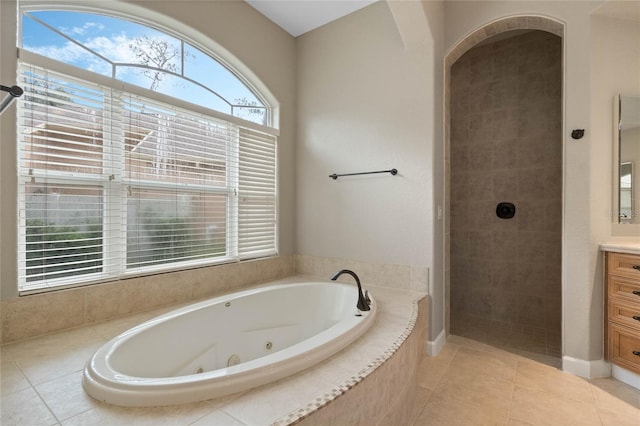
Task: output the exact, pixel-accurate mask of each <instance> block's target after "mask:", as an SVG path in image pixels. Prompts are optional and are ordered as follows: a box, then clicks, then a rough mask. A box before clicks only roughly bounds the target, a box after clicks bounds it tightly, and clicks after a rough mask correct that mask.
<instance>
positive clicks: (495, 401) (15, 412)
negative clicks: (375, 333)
mask: <svg viewBox="0 0 640 426" xmlns="http://www.w3.org/2000/svg"><path fill="white" fill-rule="evenodd" d="M135 320H138V321H139V320H140V318H136V319H135ZM135 320H134V319H133V318H129V319H127V320H126V321H125V320H122V321H117V322H111V323H109V329H106V328H100V329H95V328H94V329H92V330H87V329H79V330H76V331H74V332H72V333H68V337H69V342H68V343H69V344H70V345H73V341H83V342H85V343H84V344H83V346H79V347H78V348H77V350H76V351H74V353H75V355H74V357H70V358H68V359H67V358H65V359H66V361H65V362H68V363H69V364H73V363H77V362H84V360H85V359H86V358H87V357H88V356H89V355H90V354H91V353H92V352H93V351H94V350H95V349H96V348H97V346H98V345H99V344H101V342H102V339H100V338H99V336H98V335H96V331H99V332H101V333H108V334H111V333H113V332H115V331H118V330H117V329H121V328H128V327H129V326H130V324H129V322H130V321H135ZM106 326H107V325H106V324H105V326H104V327H106ZM78 333H80V334H83V336H82V337H83V338H82V339H80V338H79V337H80V336H79V335H78ZM87 333H89V334H92V335H89V334H87ZM84 334H86V335H84ZM58 337H59V336H58ZM94 340H95V342H94V344H89V343H88V342H93V341H94ZM33 342H36V340H34V341H33ZM54 342H55V345H53V344H54ZM59 343H60V341H59V340H58V338H54V337H45V338H41V339H37V344H35V343H33V344H31V346H29V348H30V349H31V352H30V357H31V360H33V361H34V362H33V363H29V364H28V365H29V366H30V367H29V371H28V372H25V373H27V374H26V376H24V375H23V374H21V373H20V371H13V369H14V368H16V367H15V365H13V364H11V363H9V362H7V361H5V360H4V359H3V361H2V364H3V365H2V367H3V368H2V377H1V379H2V391H1V394H0V396H2V400H1V411H0V424H2V425H3V426H8V425H28V426H31V425H33V426H40V425H60V424H63V425H87V424H96V425H116V426H119V425H123V426H124V425H127V426H128V425H138V424H148V425H160V424H167V425H185V426H186V425H192V424H194V425H195V424H197V425H200V426H209V425H211V426H214V425H223V426H226V425H242V424H256V425H260V424H261V423H260V421H259V420H255V419H254V421H253V422H249V423H246V422H240V421H238V419H237V418H234V417H231V416H229V415H226V414H224V413H223V412H220V411H214V412H212V411H211V409H212V404H224V403H225V401H224V398H221V400H219V401H218V400H215V401H204V402H202V403H195V404H185V405H182V406H177V407H161V408H154V409H133V411H132V410H131V409H129V410H128V411H125V409H122V410H119V409H118V408H117V407H114V409H111V410H110V411H109V415H108V416H106V417H100V416H97V417H96V416H88V415H83V414H80V415H76V416H71V417H70V415H71V414H72V413H84V414H87V413H90V412H91V410H90V409H91V407H92V406H94V405H95V404H96V403H95V401H92V400H91V399H90V398H88V397H87V396H86V395H85V394H84V393H83V392H82V389H81V388H80V387H79V381H80V373H79V372H78V373H74V374H70V375H67V376H65V378H64V380H63V381H64V383H62V382H61V381H60V380H55V381H53V380H48V377H51V375H55V374H56V371H55V370H56V369H59V368H65V366H64V365H59V363H58V364H52V363H51V362H48V361H47V360H48V359H49V358H50V357H51V354H55V353H56V352H57V351H60V349H59ZM28 345H29V342H24V343H23V344H22V345H21V346H22V348H23V349H25V348H27V346H28ZM534 356H535V357H537V359H536V360H533V359H531V358H530V357H525V356H523V355H522V354H516V353H512V352H507V351H505V350H502V349H498V348H495V347H492V346H489V345H487V344H484V343H480V342H477V341H474V340H471V339H467V338H463V337H458V336H450V338H449V339H448V342H447V344H446V345H445V347H444V349H443V350H442V352H441V353H440V354H439V355H438V356H436V357H426V356H425V357H424V358H423V359H422V361H421V365H420V377H419V387H418V392H417V393H416V395H415V397H416V404H417V406H416V407H415V410H416V411H414V412H415V413H416V415H415V416H414V421H413V422H412V424H413V425H415V426H422V425H446V426H458V425H460V426H463V425H474V426H475V425H509V426H524V425H544V426H554V425H562V426H564V425H601V426H608V425H611V426H614V425H615V426H626V425H629V426H640V391H638V390H636V389H633V388H631V387H630V386H627V385H625V384H623V383H621V382H619V381H617V380H614V379H594V380H585V379H581V378H579V377H576V376H573V375H570V374H567V373H563V372H561V371H560V370H558V369H557V368H555V367H553V366H551V365H549V364H554V363H555V360H556V358H552V357H545V356H541V355H534ZM76 358H77V359H76ZM35 361H38V362H35ZM25 377H30V378H31V379H30V380H33V381H35V382H37V383H38V384H35V385H32V384H31V383H30V382H29V380H28V379H26V378H25ZM54 382H55V383H56V384H55V386H51V384H52V383H54ZM45 401H47V403H46V404H45V403H44V402H45ZM229 402H230V401H226V403H229ZM24 407H29V408H28V409H27V410H25V408H24ZM149 410H153V413H152V414H153V415H150V413H149ZM134 411H135V412H134ZM59 419H67V420H66V421H60V420H59ZM264 424H268V422H264ZM336 426H347V425H336ZM348 426H351V425H348ZM379 426H383V425H379ZM384 426H387V425H384ZM388 426H391V424H389V425H388ZM393 426H401V425H397V424H394V425H393Z"/></svg>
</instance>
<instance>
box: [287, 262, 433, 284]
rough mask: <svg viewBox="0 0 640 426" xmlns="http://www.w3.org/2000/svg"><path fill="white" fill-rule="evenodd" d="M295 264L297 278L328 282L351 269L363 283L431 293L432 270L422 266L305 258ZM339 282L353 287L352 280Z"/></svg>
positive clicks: (348, 278)
mask: <svg viewBox="0 0 640 426" xmlns="http://www.w3.org/2000/svg"><path fill="white" fill-rule="evenodd" d="M295 262H296V273H297V274H305V275H313V276H316V277H326V278H329V277H331V276H333V274H335V273H336V272H338V271H339V270H341V269H351V270H353V271H354V272H356V273H357V274H358V276H359V277H360V280H361V281H362V282H363V283H368V284H371V285H375V286H380V287H393V288H398V289H403V290H412V291H417V292H423V293H428V292H429V291H428V289H429V268H427V267H423V266H413V265H396V264H388V263H369V262H362V261H358V260H352V259H340V258H335V257H322V256H309V255H302V254H297V255H296V256H295ZM338 281H339V282H344V283H351V284H353V279H352V278H351V277H349V276H342V277H340V278H339V279H338Z"/></svg>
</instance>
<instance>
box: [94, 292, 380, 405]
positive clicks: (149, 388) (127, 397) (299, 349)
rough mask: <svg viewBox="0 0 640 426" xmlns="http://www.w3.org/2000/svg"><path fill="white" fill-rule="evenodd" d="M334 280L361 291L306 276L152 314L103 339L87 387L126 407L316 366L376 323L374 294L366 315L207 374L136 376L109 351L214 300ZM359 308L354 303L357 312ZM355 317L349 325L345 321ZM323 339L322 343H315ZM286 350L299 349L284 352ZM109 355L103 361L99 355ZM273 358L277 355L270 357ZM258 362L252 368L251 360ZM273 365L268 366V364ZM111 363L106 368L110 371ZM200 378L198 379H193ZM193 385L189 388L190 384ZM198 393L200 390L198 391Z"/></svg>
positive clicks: (212, 392) (202, 396)
mask: <svg viewBox="0 0 640 426" xmlns="http://www.w3.org/2000/svg"><path fill="white" fill-rule="evenodd" d="M316 285H331V286H338V287H343V288H349V289H350V290H351V291H357V288H356V287H355V286H354V285H349V284H344V283H336V282H333V281H330V282H326V281H303V282H292V283H285V284H264V285H260V286H258V287H254V288H251V289H247V290H239V291H236V292H232V293H227V294H225V295H221V296H217V297H213V298H209V299H207V300H203V301H200V302H195V303H192V304H189V305H187V306H183V307H180V308H177V309H174V310H171V311H169V312H166V313H164V314H161V315H159V316H157V317H154V318H152V319H150V320H147V321H144V322H142V323H141V324H138V325H136V326H134V327H131V328H129V329H128V330H126V331H124V332H122V333H120V334H118V335H117V336H116V337H114V338H112V339H111V340H109V341H108V342H106V343H105V344H104V345H102V346H101V347H100V348H99V349H98V350H97V351H96V352H95V353H94V354H93V355H92V356H91V358H90V359H89V361H88V362H87V364H86V366H85V368H84V371H83V378H82V387H83V389H84V390H85V392H86V393H88V394H89V395H90V396H92V397H93V398H95V399H97V400H99V401H102V402H106V403H109V404H113V405H119V406H125V407H144V406H158V405H174V404H184V403H189V402H197V401H203V400H208V399H212V398H217V397H221V396H225V395H229V394H232V393H236V392H240V391H243V390H249V389H252V388H254V387H257V386H261V385H264V384H267V383H270V382H273V381H275V380H278V379H281V378H284V377H287V376H289V375H293V374H295V373H298V372H300V371H302V370H304V369H307V368H310V367H313V366H314V365H316V364H317V363H319V362H321V361H323V360H325V359H327V358H329V357H331V356H332V355H334V354H336V353H337V352H339V351H340V350H342V349H344V348H346V347H347V346H349V345H350V344H351V343H353V342H354V341H355V340H357V339H358V338H360V337H361V336H362V335H363V334H364V333H365V332H366V331H367V330H368V329H369V327H370V326H371V325H372V324H373V321H374V319H375V316H376V312H377V303H376V302H375V299H374V298H373V297H371V295H370V297H371V299H372V304H371V310H370V311H367V312H362V314H363V315H362V317H361V318H362V319H361V320H358V321H357V322H355V321H354V320H351V318H347V319H346V320H342V321H340V322H338V323H337V324H334V325H333V326H331V327H329V328H328V329H326V330H323V331H322V332H320V333H318V334H315V335H313V336H311V337H310V338H307V339H304V340H302V341H300V342H297V343H295V344H294V345H291V346H289V347H287V348H285V349H282V350H280V351H277V352H274V353H272V354H268V355H265V356H262V357H259V358H256V359H254V360H250V361H247V362H245V363H242V364H238V365H236V366H232V367H225V368H221V369H217V370H212V371H209V372H204V373H201V374H189V375H182V376H176V377H162V378H148V377H136V376H130V375H126V374H122V373H118V372H117V371H115V370H113V368H111V366H110V365H109V363H108V362H107V361H106V359H107V357H108V355H109V354H110V353H111V352H113V351H114V350H115V349H117V347H118V346H120V345H121V344H122V343H123V342H124V341H126V340H127V339H129V338H130V337H131V336H134V335H136V334H137V333H139V332H141V331H143V330H145V329H147V328H148V327H151V326H154V325H157V324H160V323H163V322H166V321H170V320H171V319H173V318H176V317H178V316H180V315H184V314H186V313H188V312H192V311H194V310H198V309H205V308H207V307H209V306H212V305H214V304H222V303H226V302H228V301H233V300H235V299H238V298H241V297H246V296H251V295H253V294H258V293H263V292H266V291H273V290H277V289H283V288H287V287H291V286H316ZM356 311H357V309H356V308H355V306H354V313H355V312H356ZM346 322H349V323H354V322H355V323H354V325H353V326H352V327H349V328H346V325H345V323H346ZM335 328H345V330H343V331H342V332H341V333H340V334H339V335H338V336H336V337H335V338H333V339H326V337H327V336H329V335H330V334H331V333H329V332H330V331H332V330H333V331H335V330H334V329H335ZM316 341H320V345H312V343H315V342H316ZM283 352H293V355H291V356H288V357H285V358H282V355H283ZM98 359H99V360H105V361H104V362H100V365H99V366H98V365H97V360H98ZM267 361H271V362H270V363H267ZM250 363H253V364H255V366H254V367H253V368H252V369H249V370H247V369H246V368H242V367H246V366H247V364H250ZM267 365H268V368H265V367H266V366H267ZM105 369H106V371H105ZM195 378H197V380H193V379H195ZM187 385H189V387H188V388H185V386H187ZM194 394H196V395H197V396H196V395H194Z"/></svg>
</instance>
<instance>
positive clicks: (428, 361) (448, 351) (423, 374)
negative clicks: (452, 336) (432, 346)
mask: <svg viewBox="0 0 640 426" xmlns="http://www.w3.org/2000/svg"><path fill="white" fill-rule="evenodd" d="M459 348H460V347H459V346H458V345H456V344H455V343H447V344H445V345H444V347H443V348H442V350H441V351H440V353H439V354H438V355H436V356H425V357H422V360H421V361H420V365H419V367H418V375H419V376H418V386H420V387H423V388H425V389H431V390H433V389H435V388H436V386H437V385H438V383H439V382H440V380H441V379H442V376H444V374H445V373H446V372H447V369H448V368H449V365H450V364H451V360H452V359H453V357H454V355H455V353H456V352H457V350H458V349H459Z"/></svg>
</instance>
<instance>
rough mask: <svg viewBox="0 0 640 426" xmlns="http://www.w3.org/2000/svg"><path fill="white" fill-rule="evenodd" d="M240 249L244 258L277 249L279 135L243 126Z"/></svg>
mask: <svg viewBox="0 0 640 426" xmlns="http://www.w3.org/2000/svg"><path fill="white" fill-rule="evenodd" d="M239 132H240V135H239V136H240V142H239V145H240V148H239V150H240V154H239V197H240V200H239V207H238V210H239V213H238V215H239V224H238V234H239V235H238V252H239V255H240V257H241V258H243V259H246V258H252V257H260V256H269V255H274V254H276V253H277V251H276V243H277V242H276V225H277V222H276V205H277V203H276V138H275V136H273V135H269V134H267V133H262V132H259V131H256V130H252V129H249V128H244V127H241V128H240V129H239Z"/></svg>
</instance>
